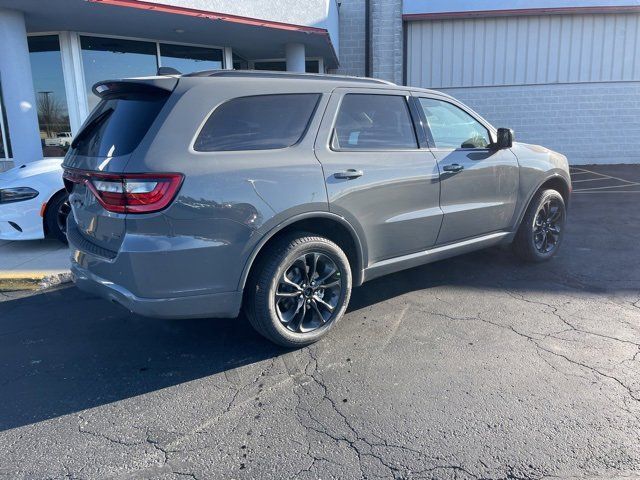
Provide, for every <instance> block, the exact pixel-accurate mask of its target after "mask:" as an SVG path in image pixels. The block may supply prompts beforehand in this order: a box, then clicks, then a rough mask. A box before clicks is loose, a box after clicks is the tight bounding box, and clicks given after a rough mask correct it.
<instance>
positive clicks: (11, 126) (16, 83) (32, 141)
mask: <svg viewBox="0 0 640 480" xmlns="http://www.w3.org/2000/svg"><path fill="white" fill-rule="evenodd" d="M0 45H2V48H0V82H1V83H2V96H3V104H4V108H5V110H6V112H7V123H8V125H7V127H8V130H9V138H10V139H11V148H12V150H13V160H14V163H16V164H17V163H21V162H31V161H33V160H38V159H40V158H42V145H41V142H40V128H39V127H38V105H37V103H36V96H35V93H34V91H33V79H32V77H31V63H30V62H29V47H28V45H27V30H26V28H25V24H24V15H23V14H22V12H18V11H15V10H6V9H0Z"/></svg>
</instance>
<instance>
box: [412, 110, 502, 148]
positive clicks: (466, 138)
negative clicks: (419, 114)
mask: <svg viewBox="0 0 640 480" xmlns="http://www.w3.org/2000/svg"><path fill="white" fill-rule="evenodd" d="M420 106H421V107H422V110H423V111H424V114H425V116H426V117H427V123H428V125H429V129H430V130H431V135H432V136H433V141H434V142H435V144H436V148H453V149H456V148H486V147H487V146H488V145H489V144H490V143H491V140H490V137H489V131H488V130H487V129H486V128H485V127H484V126H483V125H482V124H481V123H480V122H478V121H477V120H476V119H475V118H473V117H472V116H471V115H469V114H468V113H467V112H465V111H464V110H462V109H460V108H458V107H456V106H455V105H453V104H451V103H448V102H444V101H442V100H435V99H433V98H421V99H420Z"/></svg>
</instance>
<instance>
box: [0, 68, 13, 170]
mask: <svg viewBox="0 0 640 480" xmlns="http://www.w3.org/2000/svg"><path fill="white" fill-rule="evenodd" d="M3 99H4V97H3V96H2V79H0V160H8V159H10V158H11V157H12V155H11V141H10V140H9V124H8V123H7V112H6V111H5V109H4V103H3Z"/></svg>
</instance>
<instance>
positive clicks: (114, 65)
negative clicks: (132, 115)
mask: <svg viewBox="0 0 640 480" xmlns="http://www.w3.org/2000/svg"><path fill="white" fill-rule="evenodd" d="M80 46H81V48H82V67H83V69H84V78H85V84H86V88H87V103H88V106H89V111H91V110H93V109H94V108H95V106H96V105H97V104H98V101H99V100H100V99H99V98H98V97H97V96H95V95H94V94H93V92H92V91H91V87H93V85H94V84H95V83H96V82H99V81H100V80H108V79H114V78H128V77H140V76H145V75H155V74H156V72H157V71H158V62H157V51H156V44H155V42H141V41H138V40H125V39H121V38H106V37H88V36H81V37H80Z"/></svg>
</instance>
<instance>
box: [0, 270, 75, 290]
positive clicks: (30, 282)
mask: <svg viewBox="0 0 640 480" xmlns="http://www.w3.org/2000/svg"><path fill="white" fill-rule="evenodd" d="M71 281H72V277H71V272H51V271H43V272H37V271H15V272H1V273H0V292H13V291H16V290H42V289H45V288H51V287H55V286H57V285H62V284H64V283H69V282H71Z"/></svg>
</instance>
